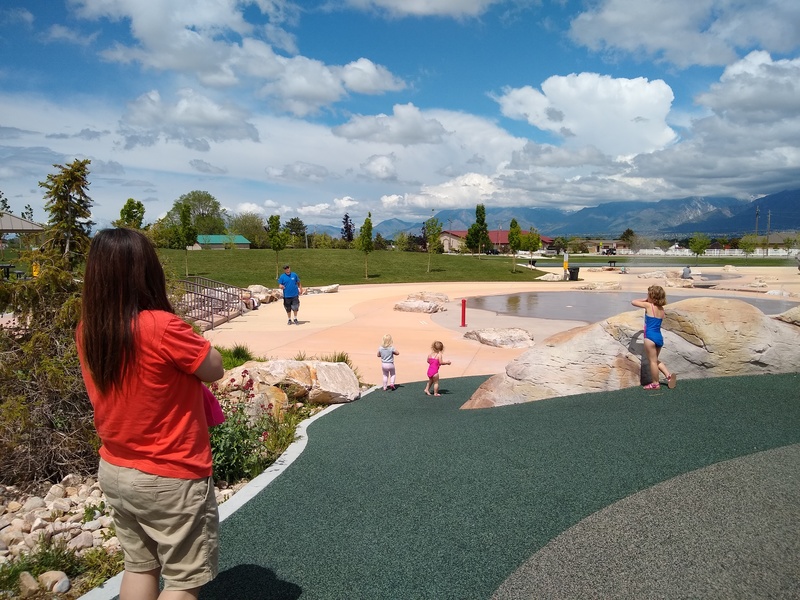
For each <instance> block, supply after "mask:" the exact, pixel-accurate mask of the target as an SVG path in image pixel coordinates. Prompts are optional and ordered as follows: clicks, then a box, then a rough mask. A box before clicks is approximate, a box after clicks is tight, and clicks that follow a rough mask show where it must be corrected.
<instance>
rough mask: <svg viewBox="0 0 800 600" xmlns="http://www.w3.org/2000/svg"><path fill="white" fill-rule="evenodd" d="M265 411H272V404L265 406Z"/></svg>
mask: <svg viewBox="0 0 800 600" xmlns="http://www.w3.org/2000/svg"><path fill="white" fill-rule="evenodd" d="M267 410H272V402H270V403H269V404H268V405H267Z"/></svg>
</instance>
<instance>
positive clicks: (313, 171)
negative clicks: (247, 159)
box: [266, 161, 335, 183]
mask: <svg viewBox="0 0 800 600" xmlns="http://www.w3.org/2000/svg"><path fill="white" fill-rule="evenodd" d="M266 172H267V175H269V176H270V177H272V178H274V179H283V180H287V181H302V182H309V183H322V182H324V181H326V180H328V179H331V178H334V177H335V176H334V175H333V174H332V173H331V172H330V171H329V170H328V169H327V168H326V167H324V166H322V165H317V164H312V163H308V162H304V161H296V162H293V163H291V164H288V165H285V166H284V167H283V168H282V169H275V168H272V167H270V168H267V169H266Z"/></svg>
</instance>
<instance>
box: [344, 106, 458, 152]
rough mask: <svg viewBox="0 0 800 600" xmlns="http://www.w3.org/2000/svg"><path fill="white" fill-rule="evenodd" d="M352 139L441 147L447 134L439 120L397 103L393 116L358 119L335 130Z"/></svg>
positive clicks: (362, 117) (412, 107) (361, 117)
mask: <svg viewBox="0 0 800 600" xmlns="http://www.w3.org/2000/svg"><path fill="white" fill-rule="evenodd" d="M333 133H334V134H335V135H338V136H341V137H345V138H347V139H349V140H361V141H371V142H380V143H386V144H402V145H404V146H409V145H413V144H438V143H439V142H441V141H442V138H443V137H444V136H445V134H446V133H447V132H446V131H445V129H444V127H443V126H442V124H441V123H440V122H439V121H437V120H436V119H428V118H425V116H423V114H422V112H421V111H420V110H419V109H418V108H417V107H416V106H414V105H413V104H410V103H409V104H396V105H395V106H394V109H393V115H392V116H388V115H384V114H381V115H376V116H356V117H353V118H352V119H350V121H349V122H347V123H345V124H344V125H340V126H339V127H335V128H334V129H333Z"/></svg>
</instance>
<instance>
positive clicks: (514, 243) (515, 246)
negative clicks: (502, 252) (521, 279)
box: [508, 219, 522, 273]
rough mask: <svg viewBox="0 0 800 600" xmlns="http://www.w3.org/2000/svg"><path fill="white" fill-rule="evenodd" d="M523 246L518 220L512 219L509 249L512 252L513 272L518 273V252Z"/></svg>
mask: <svg viewBox="0 0 800 600" xmlns="http://www.w3.org/2000/svg"><path fill="white" fill-rule="evenodd" d="M521 246H522V231H521V230H520V227H519V223H517V220H516V219H511V225H509V227H508V247H509V249H510V250H511V270H512V271H513V272H514V273H516V272H517V251H518V250H519V249H520V247H521Z"/></svg>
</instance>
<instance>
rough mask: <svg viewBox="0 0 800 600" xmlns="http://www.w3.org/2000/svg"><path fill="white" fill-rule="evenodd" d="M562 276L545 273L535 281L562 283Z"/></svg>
mask: <svg viewBox="0 0 800 600" xmlns="http://www.w3.org/2000/svg"><path fill="white" fill-rule="evenodd" d="M563 280H564V276H563V275H557V274H556V273H545V274H544V275H542V276H541V277H537V278H536V281H563Z"/></svg>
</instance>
